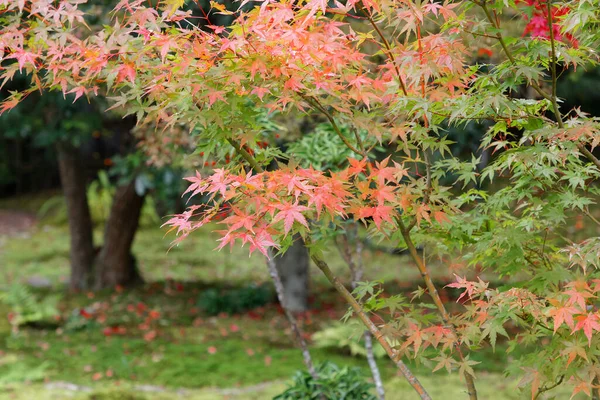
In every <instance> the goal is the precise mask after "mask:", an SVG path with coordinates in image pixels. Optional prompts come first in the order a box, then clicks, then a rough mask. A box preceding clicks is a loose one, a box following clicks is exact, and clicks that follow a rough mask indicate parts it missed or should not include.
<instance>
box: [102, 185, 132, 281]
mask: <svg viewBox="0 0 600 400" xmlns="http://www.w3.org/2000/svg"><path fill="white" fill-rule="evenodd" d="M143 204H144V197H143V196H138V194H137V193H136V191H135V179H133V180H132V181H131V182H130V183H129V184H127V185H124V186H119V187H118V188H117V190H116V192H115V196H114V199H113V203H112V206H111V210H110V215H109V217H108V221H107V222H106V227H105V230H104V244H103V246H102V248H101V249H100V252H99V253H98V257H97V259H96V262H95V265H94V267H95V271H96V289H102V288H112V287H115V286H117V285H120V286H132V285H134V284H136V283H141V282H142V278H141V276H140V274H139V271H138V269H137V263H136V260H135V257H134V256H133V255H132V254H131V246H132V245H133V239H134V237H135V233H136V231H137V228H138V224H139V220H140V214H141V211H142V206H143Z"/></svg>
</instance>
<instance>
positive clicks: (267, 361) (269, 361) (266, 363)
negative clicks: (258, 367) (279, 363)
mask: <svg viewBox="0 0 600 400" xmlns="http://www.w3.org/2000/svg"><path fill="white" fill-rule="evenodd" d="M272 361H273V359H272V358H271V356H265V366H266V367H268V366H269V365H271V362H272Z"/></svg>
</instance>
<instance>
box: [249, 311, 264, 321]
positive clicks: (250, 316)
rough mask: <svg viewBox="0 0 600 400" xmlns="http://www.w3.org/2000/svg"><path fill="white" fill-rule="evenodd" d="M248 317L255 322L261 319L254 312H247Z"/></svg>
mask: <svg viewBox="0 0 600 400" xmlns="http://www.w3.org/2000/svg"><path fill="white" fill-rule="evenodd" d="M248 317H249V318H250V319H252V320H255V321H256V320H259V319H261V316H260V315H258V314H257V313H255V312H254V311H248Z"/></svg>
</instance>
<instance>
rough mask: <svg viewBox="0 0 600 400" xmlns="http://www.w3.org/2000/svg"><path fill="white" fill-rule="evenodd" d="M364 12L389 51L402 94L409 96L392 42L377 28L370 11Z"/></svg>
mask: <svg viewBox="0 0 600 400" xmlns="http://www.w3.org/2000/svg"><path fill="white" fill-rule="evenodd" d="M364 11H365V14H367V19H368V20H369V22H370V23H371V26H373V29H375V32H377V34H378V35H379V37H380V38H381V41H382V42H383V46H384V47H385V49H386V50H387V53H388V56H389V57H390V60H391V61H392V64H393V65H394V69H395V70H396V74H397V75H398V80H399V81H400V88H401V89H402V93H404V95H405V96H408V90H406V84H405V83H404V80H403V79H402V75H401V74H400V68H398V64H396V57H394V53H393V52H392V46H390V42H388V40H387V39H386V37H385V35H384V34H383V32H382V31H381V29H379V26H377V24H376V23H375V21H374V20H373V17H372V16H371V13H369V11H368V10H366V9H364Z"/></svg>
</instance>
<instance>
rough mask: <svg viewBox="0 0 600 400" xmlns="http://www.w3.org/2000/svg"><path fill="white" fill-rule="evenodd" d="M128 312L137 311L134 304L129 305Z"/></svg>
mask: <svg viewBox="0 0 600 400" xmlns="http://www.w3.org/2000/svg"><path fill="white" fill-rule="evenodd" d="M127 311H129V312H134V311H135V306H134V305H133V304H128V305H127Z"/></svg>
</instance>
